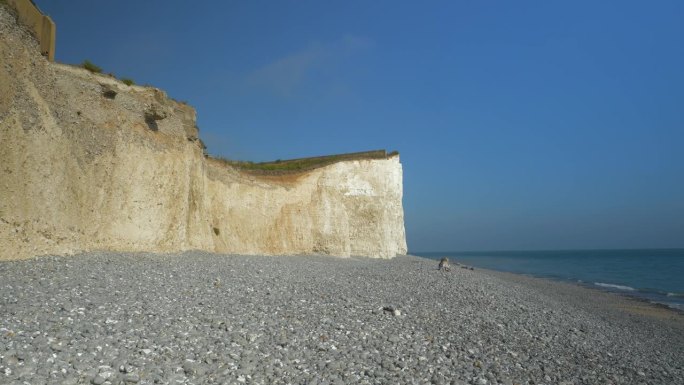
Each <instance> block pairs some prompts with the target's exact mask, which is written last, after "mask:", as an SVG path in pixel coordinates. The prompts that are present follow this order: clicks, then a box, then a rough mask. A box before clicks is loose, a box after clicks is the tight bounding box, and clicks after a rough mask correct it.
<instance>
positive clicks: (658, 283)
mask: <svg viewBox="0 0 684 385" xmlns="http://www.w3.org/2000/svg"><path fill="white" fill-rule="evenodd" d="M412 254H414V255H418V256H421V257H425V258H431V259H440V258H442V257H448V258H449V260H450V261H455V262H459V263H462V264H465V265H471V266H475V267H482V268H485V269H491V270H499V271H507V272H512V273H519V274H526V275H532V276H536V277H542V278H551V279H556V280H563V281H571V282H576V283H579V284H582V285H586V286H590V287H594V288H597V289H603V290H607V291H612V292H618V293H622V294H627V295H632V296H636V297H639V298H642V299H646V300H649V301H651V302H654V303H660V304H664V305H667V306H669V307H671V308H674V309H678V310H681V311H684V249H646V250H550V251H491V252H483V251H477V252H424V253H421V252H417V253H412Z"/></svg>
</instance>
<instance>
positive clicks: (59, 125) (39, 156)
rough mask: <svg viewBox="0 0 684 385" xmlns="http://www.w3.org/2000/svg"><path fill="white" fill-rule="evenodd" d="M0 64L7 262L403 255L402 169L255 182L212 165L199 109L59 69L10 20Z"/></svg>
mask: <svg viewBox="0 0 684 385" xmlns="http://www.w3.org/2000/svg"><path fill="white" fill-rule="evenodd" d="M0 58H1V59H0V60H2V62H1V63H0V259H15V258H24V257H29V256H33V255H40V254H48V253H59V254H62V253H72V252H77V251H87V250H96V249H107V250H120V251H142V250H145V251H177V250H185V249H202V250H208V251H215V252H224V253H242V254H305V253H325V254H332V255H340V256H349V255H366V256H373V257H384V258H388V257H393V256H394V255H396V254H403V253H405V252H406V241H405V235H404V223H403V209H402V205H401V198H402V171H401V164H400V163H399V158H398V156H395V157H389V158H387V159H373V160H353V161H343V162H338V163H335V164H332V165H329V166H326V167H322V168H319V169H315V170H312V171H307V172H305V173H301V174H296V175H294V174H293V175H286V176H255V175H252V174H248V173H245V172H242V171H239V170H237V169H234V168H232V167H230V166H228V165H226V164H224V163H221V162H219V161H215V160H212V159H207V158H205V157H204V156H203V154H202V148H201V145H200V143H199V141H198V133H197V128H196V126H195V112H194V110H193V109H192V108H191V107H189V106H187V105H185V104H182V103H178V102H175V101H173V100H172V99H169V98H168V97H167V96H166V95H165V94H164V93H163V92H162V91H160V90H158V89H154V88H149V87H137V86H132V87H129V86H126V85H124V84H123V83H121V82H119V81H117V80H115V79H113V78H110V77H108V76H104V75H94V74H91V73H90V72H88V71H86V70H83V69H80V68H74V67H70V66H66V65H60V64H54V63H49V62H48V61H47V60H45V58H43V57H41V55H40V53H39V49H38V48H37V47H36V42H35V40H34V39H33V38H32V37H31V36H30V35H29V34H28V33H27V32H26V31H25V30H24V29H23V28H20V27H18V26H17V25H16V23H15V21H14V18H13V17H12V16H11V15H10V14H9V13H8V12H7V11H6V10H5V9H4V8H3V7H2V6H0Z"/></svg>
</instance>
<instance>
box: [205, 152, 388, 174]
mask: <svg viewBox="0 0 684 385" xmlns="http://www.w3.org/2000/svg"><path fill="white" fill-rule="evenodd" d="M396 155H399V153H398V152H397V151H393V152H391V153H389V154H388V153H387V152H386V151H385V150H377V151H366V152H355V153H348V154H338V155H327V156H317V157H312V158H299V159H288V160H280V159H278V160H275V161H273V162H259V163H255V162H249V161H239V160H230V159H226V158H222V157H218V158H214V159H217V160H219V161H221V162H224V163H227V164H229V165H231V166H233V167H235V168H238V169H241V170H246V171H255V172H260V173H266V174H281V173H291V172H299V171H308V170H313V169H316V168H320V167H323V166H327V165H330V164H333V163H336V162H340V161H344V160H360V159H386V158H391V157H393V156H396Z"/></svg>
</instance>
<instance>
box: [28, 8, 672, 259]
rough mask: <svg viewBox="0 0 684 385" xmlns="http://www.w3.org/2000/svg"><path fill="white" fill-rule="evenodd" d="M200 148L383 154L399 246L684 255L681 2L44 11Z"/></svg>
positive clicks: (73, 45) (250, 154) (79, 51)
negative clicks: (179, 118) (169, 115)
mask: <svg viewBox="0 0 684 385" xmlns="http://www.w3.org/2000/svg"><path fill="white" fill-rule="evenodd" d="M36 3H37V4H38V5H39V6H40V7H41V9H42V10H43V11H44V12H46V13H47V14H49V15H50V16H51V17H52V18H53V19H54V20H55V22H56V23H57V49H56V59H57V60H58V61H60V62H65V63H72V64H75V63H80V62H82V61H83V60H84V59H89V60H91V61H92V62H94V63H95V64H97V65H99V66H100V67H102V68H103V69H104V70H105V72H113V73H115V74H116V75H117V76H124V77H130V78H133V79H134V80H135V81H136V82H137V83H139V84H151V85H154V86H156V87H159V88H162V89H164V90H165V91H167V92H168V94H169V95H170V96H171V97H173V98H175V99H178V100H186V101H188V102H189V103H190V104H191V105H192V106H194V107H195V108H196V109H197V112H198V125H199V126H200V128H201V132H200V136H201V137H202V139H203V140H204V141H205V142H206V143H207V145H208V150H209V152H210V153H211V154H214V155H221V156H225V157H228V158H232V159H243V160H254V161H265V160H274V159H286V158H293V157H303V156H314V155H322V154H334V153H342V152H353V151H363V150H371V149H379V148H386V149H387V150H398V151H399V152H400V153H401V161H402V164H403V167H404V210H405V217H406V218H405V219H406V230H407V240H408V246H409V251H413V252H416V251H447V250H453V251H459V250H507V249H559V248H560V249H572V248H649V247H663V248H667V247H684V21H683V20H684V2H683V1H681V0H674V1H667V0H658V1H623V0H621V1H546V0H545V1H541V0H540V1H475V0H473V1H456V0H454V1H410V2H409V1H398V0H393V1H366V0H364V1H335V2H333V1H251V0H250V1H246V0H245V1H192V2H191V1H153V0H145V1H140V0H119V1H93V0H69V1H64V0H36Z"/></svg>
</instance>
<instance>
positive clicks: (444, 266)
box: [437, 257, 450, 271]
mask: <svg viewBox="0 0 684 385" xmlns="http://www.w3.org/2000/svg"><path fill="white" fill-rule="evenodd" d="M437 270H440V271H449V270H450V268H449V258H447V257H444V258H442V259H441V260H440V261H439V266H438V267H437Z"/></svg>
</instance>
